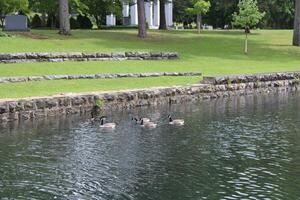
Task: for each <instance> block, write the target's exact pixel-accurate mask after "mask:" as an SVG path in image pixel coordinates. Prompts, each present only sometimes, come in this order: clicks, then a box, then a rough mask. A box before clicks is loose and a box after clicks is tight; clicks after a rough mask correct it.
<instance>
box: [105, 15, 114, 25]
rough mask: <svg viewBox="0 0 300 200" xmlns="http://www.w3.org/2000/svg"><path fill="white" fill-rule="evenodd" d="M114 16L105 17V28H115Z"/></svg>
mask: <svg viewBox="0 0 300 200" xmlns="http://www.w3.org/2000/svg"><path fill="white" fill-rule="evenodd" d="M115 25H116V16H115V15H114V14H110V15H106V26H115Z"/></svg>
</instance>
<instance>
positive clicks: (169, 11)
mask: <svg viewBox="0 0 300 200" xmlns="http://www.w3.org/2000/svg"><path fill="white" fill-rule="evenodd" d="M165 12H166V24H167V26H173V2H172V1H171V0H170V1H168V2H166V3H165Z"/></svg>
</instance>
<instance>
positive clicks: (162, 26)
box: [159, 0, 167, 30]
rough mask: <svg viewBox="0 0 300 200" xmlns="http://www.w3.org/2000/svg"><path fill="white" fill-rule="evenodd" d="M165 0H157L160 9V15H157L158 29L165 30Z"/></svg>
mask: <svg viewBox="0 0 300 200" xmlns="http://www.w3.org/2000/svg"><path fill="white" fill-rule="evenodd" d="M165 3H166V1H165V0H160V1H159V4H160V5H159V10H160V16H159V29H160V30H166V29H167V23H166V12H165Z"/></svg>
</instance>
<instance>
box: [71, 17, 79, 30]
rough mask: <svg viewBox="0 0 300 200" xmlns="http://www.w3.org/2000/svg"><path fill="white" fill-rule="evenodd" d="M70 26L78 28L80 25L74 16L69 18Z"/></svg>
mask: <svg viewBox="0 0 300 200" xmlns="http://www.w3.org/2000/svg"><path fill="white" fill-rule="evenodd" d="M70 26H71V29H78V28H80V25H79V23H78V21H77V20H76V19H75V18H74V17H71V18H70Z"/></svg>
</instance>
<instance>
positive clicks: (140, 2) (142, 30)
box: [137, 0, 147, 38]
mask: <svg viewBox="0 0 300 200" xmlns="http://www.w3.org/2000/svg"><path fill="white" fill-rule="evenodd" d="M137 6H138V24H139V34H138V37H140V38H146V37H147V27H146V15H145V1H144V0H137Z"/></svg>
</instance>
